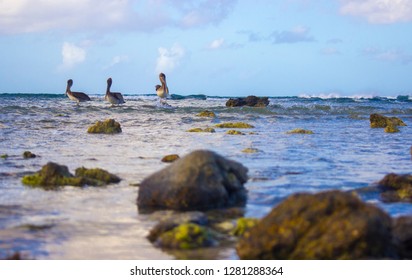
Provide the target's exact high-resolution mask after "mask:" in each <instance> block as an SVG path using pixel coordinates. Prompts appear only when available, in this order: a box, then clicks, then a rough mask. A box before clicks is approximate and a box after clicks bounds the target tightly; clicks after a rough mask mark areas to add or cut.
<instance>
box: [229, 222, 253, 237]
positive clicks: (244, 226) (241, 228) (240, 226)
mask: <svg viewBox="0 0 412 280" xmlns="http://www.w3.org/2000/svg"><path fill="white" fill-rule="evenodd" d="M258 221H259V219H256V218H243V217H242V218H239V219H237V221H236V226H235V227H234V229H233V230H232V232H231V233H232V234H233V235H235V236H243V235H244V234H245V232H246V231H248V230H249V229H251V228H252V227H254V226H255V225H257V223H258Z"/></svg>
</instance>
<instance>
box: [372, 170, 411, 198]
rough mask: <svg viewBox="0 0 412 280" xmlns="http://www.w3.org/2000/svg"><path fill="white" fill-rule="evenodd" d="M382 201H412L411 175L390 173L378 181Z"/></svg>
mask: <svg viewBox="0 0 412 280" xmlns="http://www.w3.org/2000/svg"><path fill="white" fill-rule="evenodd" d="M378 187H379V189H380V190H381V199H382V200H383V201H384V202H400V201H402V202H412V175H409V174H404V175H398V174H394V173H390V174H388V175H386V176H385V177H384V178H383V179H382V180H380V181H379V182H378Z"/></svg>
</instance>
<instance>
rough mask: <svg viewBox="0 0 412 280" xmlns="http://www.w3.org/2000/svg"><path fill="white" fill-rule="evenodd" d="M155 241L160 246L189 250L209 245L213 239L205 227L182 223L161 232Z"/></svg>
mask: <svg viewBox="0 0 412 280" xmlns="http://www.w3.org/2000/svg"><path fill="white" fill-rule="evenodd" d="M157 243H158V245H159V246H160V247H162V248H174V249H182V250H190V249H197V248H203V247H209V246H211V245H212V244H213V243H214V239H213V237H212V234H211V232H210V230H208V229H207V228H206V227H203V226H200V225H198V224H194V223H184V224H180V225H178V226H176V227H174V228H173V229H171V230H169V231H166V232H164V233H163V234H161V235H160V237H159V238H158V240H157Z"/></svg>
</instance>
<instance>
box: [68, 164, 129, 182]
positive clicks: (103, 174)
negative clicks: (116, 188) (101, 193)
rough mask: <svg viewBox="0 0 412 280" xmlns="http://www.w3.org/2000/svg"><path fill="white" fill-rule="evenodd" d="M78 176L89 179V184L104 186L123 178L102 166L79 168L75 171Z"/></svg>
mask: <svg viewBox="0 0 412 280" xmlns="http://www.w3.org/2000/svg"><path fill="white" fill-rule="evenodd" d="M75 175H76V177H83V178H85V179H86V181H87V185H90V186H104V185H108V184H116V183H119V182H120V181H121V179H120V178H119V177H118V176H116V175H114V174H111V173H109V172H107V171H106V170H104V169H101V168H91V169H87V168H84V167H80V168H77V169H76V171H75Z"/></svg>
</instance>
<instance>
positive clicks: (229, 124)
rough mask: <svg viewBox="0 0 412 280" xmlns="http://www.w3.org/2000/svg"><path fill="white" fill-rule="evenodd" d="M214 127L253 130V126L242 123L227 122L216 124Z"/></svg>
mask: <svg viewBox="0 0 412 280" xmlns="http://www.w3.org/2000/svg"><path fill="white" fill-rule="evenodd" d="M215 127H218V128H254V126H253V125H250V124H248V123H244V122H235V123H233V122H227V123H219V124H216V125H215Z"/></svg>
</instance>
